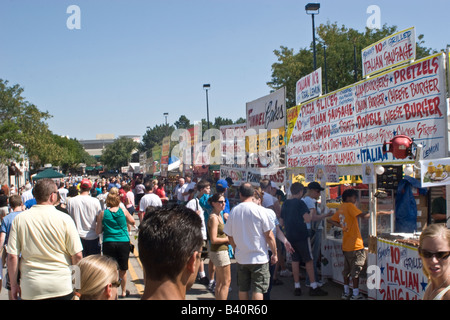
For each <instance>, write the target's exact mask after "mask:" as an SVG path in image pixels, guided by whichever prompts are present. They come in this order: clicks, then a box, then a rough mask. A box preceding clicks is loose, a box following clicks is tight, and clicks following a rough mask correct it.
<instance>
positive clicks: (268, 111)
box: [246, 87, 286, 134]
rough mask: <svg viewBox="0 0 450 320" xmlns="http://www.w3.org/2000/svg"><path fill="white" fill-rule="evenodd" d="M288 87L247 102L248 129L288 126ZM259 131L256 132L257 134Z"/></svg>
mask: <svg viewBox="0 0 450 320" xmlns="http://www.w3.org/2000/svg"><path fill="white" fill-rule="evenodd" d="M285 101H286V88H285V87H283V88H281V89H279V90H277V91H275V92H273V93H271V94H269V95H267V96H264V97H261V98H259V99H257V100H254V101H251V102H247V104H246V111H247V129H255V130H257V131H258V129H267V130H270V129H277V128H280V127H283V128H284V127H285V126H286V102H285ZM257 133H258V132H256V134H257Z"/></svg>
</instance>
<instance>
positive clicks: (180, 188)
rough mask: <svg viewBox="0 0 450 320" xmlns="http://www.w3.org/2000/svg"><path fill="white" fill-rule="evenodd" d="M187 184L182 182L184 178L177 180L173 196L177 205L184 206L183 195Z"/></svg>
mask: <svg viewBox="0 0 450 320" xmlns="http://www.w3.org/2000/svg"><path fill="white" fill-rule="evenodd" d="M186 187H187V184H186V183H185V182H184V178H179V179H178V184H177V185H176V187H175V190H174V192H173V194H174V195H175V199H176V200H177V203H178V204H184V203H185V201H184V196H183V193H184V192H185V191H186Z"/></svg>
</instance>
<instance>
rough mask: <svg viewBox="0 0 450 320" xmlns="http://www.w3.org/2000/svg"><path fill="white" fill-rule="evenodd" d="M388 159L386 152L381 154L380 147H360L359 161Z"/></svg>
mask: <svg viewBox="0 0 450 320" xmlns="http://www.w3.org/2000/svg"><path fill="white" fill-rule="evenodd" d="M387 159H388V155H387V153H385V154H383V150H382V149H381V147H375V148H372V149H361V154H360V160H361V163H365V162H378V161H384V160H387Z"/></svg>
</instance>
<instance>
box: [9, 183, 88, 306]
mask: <svg viewBox="0 0 450 320" xmlns="http://www.w3.org/2000/svg"><path fill="white" fill-rule="evenodd" d="M57 193H58V191H57V187H56V184H55V183H54V182H53V181H52V180H51V179H42V180H39V181H38V183H37V184H36V186H35V187H34V195H35V198H36V202H37V204H36V205H34V206H33V207H32V208H31V209H29V210H25V211H23V212H22V213H20V214H19V215H17V216H16V217H15V218H14V220H13V222H12V225H11V231H10V233H9V239H8V246H7V252H8V274H9V280H10V283H11V297H12V298H13V299H14V300H16V299H18V298H19V296H20V297H21V298H22V299H23V300H42V299H58V300H64V299H65V300H70V299H71V298H72V296H73V287H72V271H71V269H70V265H76V264H77V263H78V261H80V260H81V259H82V250H83V247H82V244H81V241H80V237H79V235H78V232H77V229H76V227H75V224H74V222H73V220H72V219H71V218H70V216H68V215H67V214H66V213H63V212H61V211H59V210H58V209H56V208H55V206H54V205H53V203H54V202H55V201H56V200H57ZM19 256H20V257H21V259H20V285H19V284H18V282H17V279H18V278H17V275H18V272H19Z"/></svg>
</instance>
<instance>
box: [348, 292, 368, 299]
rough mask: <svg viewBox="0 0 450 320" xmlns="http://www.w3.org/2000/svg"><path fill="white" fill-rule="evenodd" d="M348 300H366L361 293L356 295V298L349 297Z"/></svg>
mask: <svg viewBox="0 0 450 320" xmlns="http://www.w3.org/2000/svg"><path fill="white" fill-rule="evenodd" d="M350 300H366V298H365V297H364V296H363V295H362V294H361V293H358V294H357V295H356V296H351V298H350Z"/></svg>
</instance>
